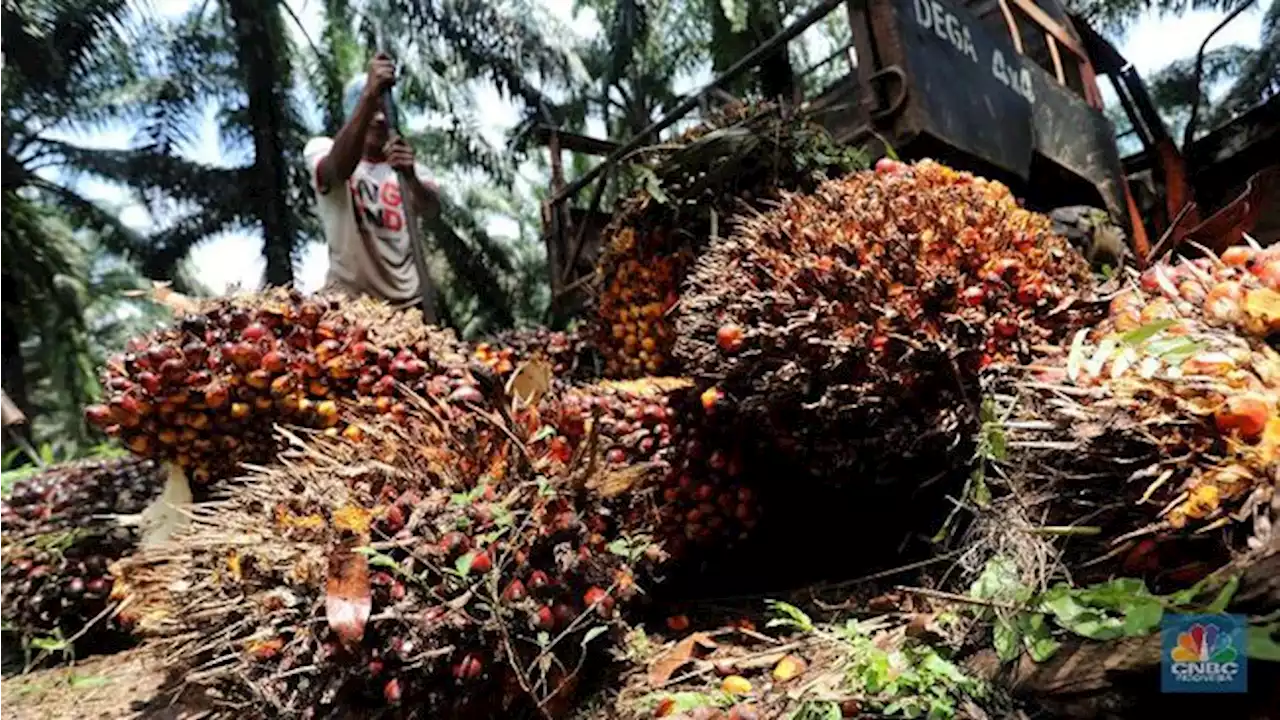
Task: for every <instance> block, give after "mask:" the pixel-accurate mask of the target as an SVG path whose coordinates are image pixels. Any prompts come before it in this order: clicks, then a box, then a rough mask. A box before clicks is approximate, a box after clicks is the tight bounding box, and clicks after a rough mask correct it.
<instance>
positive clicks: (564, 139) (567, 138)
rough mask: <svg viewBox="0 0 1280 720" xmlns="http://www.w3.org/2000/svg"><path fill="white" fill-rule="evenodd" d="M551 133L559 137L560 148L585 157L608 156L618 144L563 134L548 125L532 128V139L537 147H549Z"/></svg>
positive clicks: (575, 134)
mask: <svg viewBox="0 0 1280 720" xmlns="http://www.w3.org/2000/svg"><path fill="white" fill-rule="evenodd" d="M552 132H554V133H555V134H556V135H558V136H559V139H560V148H561V149H563V150H569V151H570V152H578V153H584V154H586V155H608V154H609V153H611V152H613V151H614V150H616V149H617V148H618V143H616V142H613V141H611V140H601V139H599V138H593V137H589V136H587V135H579V134H577V133H571V132H565V131H564V130H558V129H556V128H553V127H551V126H550V125H539V126H538V127H536V128H534V131H533V137H534V138H535V139H536V140H537V141H538V144H539V145H550V144H551V134H552Z"/></svg>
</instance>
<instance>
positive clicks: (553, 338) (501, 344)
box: [473, 327, 599, 382]
mask: <svg viewBox="0 0 1280 720" xmlns="http://www.w3.org/2000/svg"><path fill="white" fill-rule="evenodd" d="M473 354H474V357H475V358H476V359H477V360H479V361H481V362H483V363H485V364H486V365H489V366H490V367H492V368H493V369H494V371H495V372H497V373H499V374H502V375H505V374H508V373H510V372H512V371H513V370H514V369H515V368H516V366H518V365H519V364H520V363H522V362H525V361H528V360H531V359H534V358H545V359H546V360H547V361H548V362H550V363H551V371H552V373H553V374H554V376H555V377H557V378H559V379H561V380H570V379H573V380H580V381H584V382H586V381H590V380H592V379H595V378H596V377H598V375H599V373H598V372H597V371H596V364H597V363H596V358H595V353H594V351H593V350H592V349H591V347H590V346H589V345H588V343H587V342H586V341H585V340H584V339H583V338H582V336H581V335H580V334H579V333H578V332H577V331H576V330H570V331H567V332H566V331H559V330H548V329H547V328H544V327H536V328H522V329H519V330H505V331H503V332H500V333H498V334H497V335H495V336H494V337H493V338H492V339H490V340H488V341H484V342H480V343H477V344H476V346H475V349H474V350H473Z"/></svg>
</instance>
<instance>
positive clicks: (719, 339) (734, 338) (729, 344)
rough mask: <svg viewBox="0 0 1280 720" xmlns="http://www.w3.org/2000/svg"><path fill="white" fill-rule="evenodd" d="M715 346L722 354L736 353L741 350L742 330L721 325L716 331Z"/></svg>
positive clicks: (736, 326)
mask: <svg viewBox="0 0 1280 720" xmlns="http://www.w3.org/2000/svg"><path fill="white" fill-rule="evenodd" d="M716 344H717V345H719V346H720V349H721V350H723V351H724V352H727V353H735V352H738V350H740V349H741V348H742V328H741V327H739V326H738V325H732V324H730V325H721V326H720V329H719V330H717V331H716Z"/></svg>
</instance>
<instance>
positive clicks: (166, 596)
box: [119, 363, 688, 717]
mask: <svg viewBox="0 0 1280 720" xmlns="http://www.w3.org/2000/svg"><path fill="white" fill-rule="evenodd" d="M488 372H491V371H490V370H489V369H488V368H486V367H484V366H483V365H481V364H479V363H473V364H472V365H471V366H470V367H468V369H467V370H466V374H465V380H466V382H468V383H469V384H470V385H474V386H475V387H477V388H480V389H481V390H480V391H479V392H478V393H477V394H467V395H465V396H463V395H457V394H454V395H448V396H444V397H439V398H434V399H427V398H423V399H421V402H418V401H416V400H415V401H414V402H413V403H411V405H410V407H409V411H408V413H407V414H406V415H405V416H404V417H402V418H392V417H388V416H384V415H379V414H376V413H372V412H369V411H368V410H361V409H358V408H357V409H356V410H353V412H352V419H351V423H352V424H351V426H352V427H360V428H361V429H362V432H361V433H359V435H358V436H356V437H352V436H351V435H329V434H326V433H324V432H313V433H312V434H311V437H310V440H309V441H308V447H306V448H305V449H297V450H290V451H286V457H288V458H289V460H290V462H288V463H286V464H281V465H277V466H275V467H271V468H262V469H259V470H257V471H256V472H255V473H254V474H253V475H251V476H250V477H249V478H247V479H246V482H244V483H243V484H236V485H234V486H231V487H228V488H227V489H226V494H225V498H224V499H222V500H221V501H220V502H219V503H218V505H217V508H216V512H215V511H214V508H212V507H210V508H209V509H208V511H205V510H204V509H202V508H200V507H197V508H196V509H195V511H194V513H193V515H194V517H195V521H194V522H193V525H192V527H191V528H190V531H189V533H188V534H186V535H183V536H179V537H177V538H175V540H174V544H173V545H171V546H170V547H165V548H158V549H149V550H147V551H144V552H143V553H142V554H140V555H138V556H135V557H134V558H131V559H127V560H125V561H123V562H122V563H121V564H120V568H119V570H120V573H121V576H122V578H123V580H122V582H121V592H122V593H126V594H129V595H132V596H134V597H135V598H137V602H136V604H135V606H134V608H133V609H132V611H133V613H134V622H135V623H136V625H137V627H138V628H139V629H140V630H141V631H144V632H147V633H153V634H158V635H161V636H169V637H171V638H172V639H173V640H174V642H175V650H176V652H175V654H174V655H173V657H174V662H175V663H178V664H179V665H181V666H182V667H184V668H190V667H195V666H202V667H207V668H209V669H210V670H209V672H201V673H199V675H198V677H197V679H194V680H192V682H195V683H198V684H201V685H204V686H206V687H207V688H209V689H214V690H216V691H217V692H218V693H220V694H221V697H223V698H226V699H227V700H228V701H229V702H228V703H227V704H226V705H225V706H223V707H227V708H230V707H233V706H237V705H238V702H239V700H242V699H246V700H247V699H249V698H264V697H265V698H271V699H276V700H277V701H278V702H279V703H280V705H279V706H275V705H274V703H273V701H271V700H269V701H268V704H267V705H260V704H252V703H251V705H252V706H253V707H262V708H263V710H262V712H264V713H268V712H271V707H276V709H277V710H278V709H279V707H284V706H290V707H293V708H309V710H307V711H305V712H308V713H315V714H318V715H324V714H329V713H331V712H338V711H340V710H344V709H349V710H353V711H357V712H358V711H370V710H377V709H386V708H388V706H390V707H393V708H397V710H394V711H393V712H398V713H403V714H412V713H417V714H419V715H420V716H422V717H443V716H447V717H496V716H504V717H506V716H515V715H516V713H517V712H518V711H520V710H521V709H524V710H527V709H529V708H530V707H531V706H537V705H540V706H541V707H543V708H544V709H547V710H548V711H551V712H553V713H554V711H555V707H556V706H557V704H558V703H565V702H567V700H568V698H569V697H570V694H571V692H572V688H573V686H574V684H575V683H576V682H577V679H578V678H579V676H580V675H581V673H582V671H583V668H584V666H585V663H587V662H589V661H590V660H591V658H593V657H598V654H599V653H600V652H601V651H602V650H603V649H604V648H605V647H606V646H608V645H610V644H611V643H612V642H613V639H614V631H615V630H616V629H617V628H618V626H619V622H620V618H621V617H622V614H623V613H624V612H625V611H626V609H627V607H628V606H629V605H631V604H632V603H634V602H635V601H636V600H637V599H639V598H640V597H641V595H642V593H641V586H642V585H643V584H645V583H648V582H650V581H651V580H652V579H653V578H654V577H655V575H654V572H653V571H654V570H655V569H656V568H659V567H663V566H665V565H666V564H667V563H668V562H669V554H668V553H667V552H666V550H665V548H664V546H663V543H662V542H661V541H660V540H658V539H657V532H656V531H657V528H658V526H659V522H660V521H659V511H658V509H657V508H656V507H655V498H661V489H662V478H663V477H665V476H666V475H667V474H669V473H670V471H671V468H672V467H673V465H672V462H673V458H674V457H675V452H674V450H673V444H672V443H670V442H665V441H664V439H665V438H668V437H670V436H671V434H672V432H673V430H672V429H671V424H672V423H673V422H674V421H673V418H672V414H671V412H670V409H671V407H672V406H671V398H674V397H679V396H683V394H684V393H687V392H688V383H687V382H683V381H661V380H653V381H644V382H634V383H626V384H622V383H619V384H602V385H599V386H586V387H576V388H566V387H565V386H564V385H555V386H552V387H550V388H547V389H546V390H545V393H544V394H543V395H542V396H540V397H538V396H531V395H526V396H523V397H511V396H508V395H506V394H505V391H504V389H503V388H502V387H501V386H500V385H498V384H495V383H493V382H491V380H492V378H491V377H488V376H486V373H488ZM199 578H205V579H209V578H212V580H210V581H202V580H198V579H199ZM190 607H199V608H203V609H204V611H202V612H199V613H189V612H184V611H183V610H182V608H190ZM215 658H221V661H220V664H215V665H209V664H208V663H209V661H210V660H213V659H215ZM179 674H181V673H179ZM225 712H227V713H230V712H233V711H232V710H226V711H225ZM234 712H236V713H237V714H239V713H242V712H243V710H235V711H234ZM298 712H304V711H301V710H299V711H298ZM286 714H287V713H286Z"/></svg>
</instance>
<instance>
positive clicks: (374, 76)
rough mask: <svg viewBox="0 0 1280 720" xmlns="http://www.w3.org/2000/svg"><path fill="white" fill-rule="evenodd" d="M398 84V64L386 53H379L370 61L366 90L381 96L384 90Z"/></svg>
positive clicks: (375, 95)
mask: <svg viewBox="0 0 1280 720" xmlns="http://www.w3.org/2000/svg"><path fill="white" fill-rule="evenodd" d="M395 84H396V64H395V63H394V62H393V61H392V60H391V57H390V56H389V55H387V54H386V53H378V54H377V55H374V56H373V59H372V60H370V61H369V75H368V78H367V79H366V81H365V85H364V86H365V91H366V92H370V93H373V95H374V97H381V96H382V91H383V90H386V89H388V88H390V87H391V86H392V85H395Z"/></svg>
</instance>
